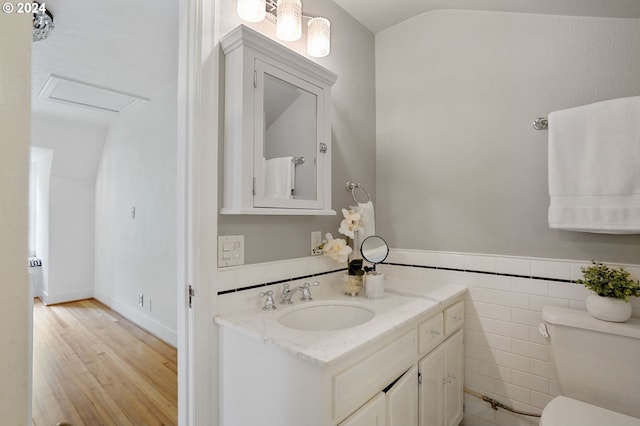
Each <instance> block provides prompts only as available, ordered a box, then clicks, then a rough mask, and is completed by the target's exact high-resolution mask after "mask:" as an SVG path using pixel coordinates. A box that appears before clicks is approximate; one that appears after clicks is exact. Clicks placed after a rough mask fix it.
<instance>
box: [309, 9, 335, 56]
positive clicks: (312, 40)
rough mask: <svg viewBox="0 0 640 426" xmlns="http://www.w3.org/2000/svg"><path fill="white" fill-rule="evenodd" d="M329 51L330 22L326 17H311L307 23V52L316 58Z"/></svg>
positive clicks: (325, 54)
mask: <svg viewBox="0 0 640 426" xmlns="http://www.w3.org/2000/svg"><path fill="white" fill-rule="evenodd" d="M329 52H331V22H330V21H329V20H328V19H327V18H311V19H310V20H309V23H308V24H307V53H308V54H309V55H310V56H315V57H316V58H322V57H324V56H327V55H328V54H329Z"/></svg>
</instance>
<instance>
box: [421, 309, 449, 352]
mask: <svg viewBox="0 0 640 426" xmlns="http://www.w3.org/2000/svg"><path fill="white" fill-rule="evenodd" d="M443 339H444V320H443V316H442V314H438V315H436V316H435V317H433V318H430V319H428V320H426V321H425V322H423V323H421V324H420V325H419V326H418V348H419V350H418V353H420V354H425V353H427V352H429V351H430V350H431V349H433V348H435V347H436V346H438V344H439V343H440V342H442V340H443Z"/></svg>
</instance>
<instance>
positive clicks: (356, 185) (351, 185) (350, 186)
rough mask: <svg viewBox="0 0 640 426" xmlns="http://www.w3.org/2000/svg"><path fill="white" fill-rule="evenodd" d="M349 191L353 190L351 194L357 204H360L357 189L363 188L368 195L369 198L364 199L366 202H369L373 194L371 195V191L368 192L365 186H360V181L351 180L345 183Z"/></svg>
mask: <svg viewBox="0 0 640 426" xmlns="http://www.w3.org/2000/svg"><path fill="white" fill-rule="evenodd" d="M345 186H346V188H347V191H351V196H352V197H353V201H354V202H355V203H356V204H359V203H360V201H358V199H357V198H356V189H358V188H360V189H361V190H363V191H364V193H365V194H366V195H367V200H366V201H364V203H368V202H369V201H371V196H370V195H369V193H368V192H367V190H366V189H364V187H362V186H360V184H359V183H356V182H351V181H347V183H346V184H345Z"/></svg>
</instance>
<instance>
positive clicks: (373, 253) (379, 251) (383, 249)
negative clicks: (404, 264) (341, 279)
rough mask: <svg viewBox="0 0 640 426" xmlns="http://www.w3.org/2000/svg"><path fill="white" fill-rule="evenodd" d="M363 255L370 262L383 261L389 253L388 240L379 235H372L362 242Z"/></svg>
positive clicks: (361, 250) (361, 251)
mask: <svg viewBox="0 0 640 426" xmlns="http://www.w3.org/2000/svg"><path fill="white" fill-rule="evenodd" d="M360 253H362V257H363V259H364V260H366V261H367V262H369V263H373V264H374V265H375V264H376V263H382V262H384V260H385V259H386V258H387V256H388V255H389V246H388V245H387V242H386V241H385V240H384V239H383V238H382V237H379V236H378V235H371V236H370V237H367V238H365V239H364V241H363V242H362V246H360Z"/></svg>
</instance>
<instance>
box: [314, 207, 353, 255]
mask: <svg viewBox="0 0 640 426" xmlns="http://www.w3.org/2000/svg"><path fill="white" fill-rule="evenodd" d="M360 210H361V209H360V208H358V207H353V206H350V207H349V209H348V210H347V209H342V215H343V216H344V219H343V220H342V222H340V228H338V232H339V233H341V234H342V235H345V236H346V237H347V238H351V239H354V238H355V233H356V232H357V231H358V230H359V229H360V228H362V213H361V212H360ZM325 238H326V240H325V241H324V243H323V245H322V251H323V252H324V254H325V255H327V256H329V257H330V258H331V259H333V260H335V261H337V262H340V263H345V262H348V261H349V255H350V254H351V253H352V252H353V249H352V248H351V247H350V246H349V245H348V242H347V241H345V240H344V239H342V238H333V235H331V233H327V234H326V235H325Z"/></svg>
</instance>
